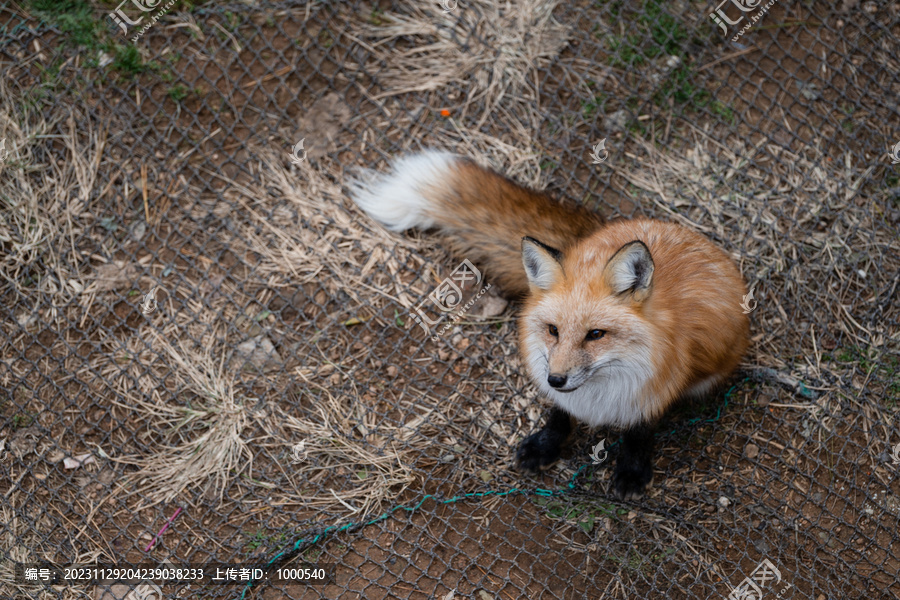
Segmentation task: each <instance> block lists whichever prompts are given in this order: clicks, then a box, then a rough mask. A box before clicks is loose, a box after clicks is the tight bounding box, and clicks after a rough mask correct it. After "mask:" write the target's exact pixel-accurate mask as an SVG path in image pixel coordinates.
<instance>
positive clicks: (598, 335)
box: [584, 329, 606, 342]
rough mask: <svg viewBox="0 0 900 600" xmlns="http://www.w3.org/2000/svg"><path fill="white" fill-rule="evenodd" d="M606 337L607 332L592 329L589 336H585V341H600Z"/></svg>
mask: <svg viewBox="0 0 900 600" xmlns="http://www.w3.org/2000/svg"><path fill="white" fill-rule="evenodd" d="M604 335H606V332H605V331H603V330H602V329H591V330H590V331H588V333H587V335H586V336H584V339H585V340H587V341H589V342H590V341H591V340H599V339H600V338H602V337H603V336H604Z"/></svg>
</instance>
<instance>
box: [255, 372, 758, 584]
mask: <svg viewBox="0 0 900 600" xmlns="http://www.w3.org/2000/svg"><path fill="white" fill-rule="evenodd" d="M749 380H750V378H749V377H748V378H746V379H744V380H743V381H742V382H741V383H739V384H735V385H733V386H731V389H729V390H728V391H727V392H725V403H724V405H720V406H719V407H718V409H717V410H716V416H715V417H713V418H711V419H703V418H702V417H697V418H694V419H690V420H689V421H688V423H689V424H692V425H693V424H694V423H698V422H700V421H705V422H706V423H714V422H716V421H718V420H719V419H720V418H721V416H722V409H723V408H728V399H729V398H730V397H731V394H732V393H733V392H734V390H735V389H736V388H737V387H738V386H743V385H744V384H745V383H747V382H748V381H749ZM675 431H676V430H675V429H673V430H672V431H670V432H669V434H672V433H674V432H675ZM618 443H619V442H613V443H612V444H610V446H609V447H610V448H613V447H614V446H616V444H618ZM589 466H590V465H589V464H588V463H585V464H583V465H581V466H580V467H578V469H577V470H576V471H575V473H574V474H573V475H572V478H571V479H569V483H568V484H567V485H566V488H567V489H561V490H545V489H543V488H535V489H533V490H526V489H520V488H512V489H509V490H507V491H505V492H501V491H496V490H491V491H488V492H470V493H468V494H460V495H458V496H453V497H452V498H448V499H446V500H438V499H437V498H436V497H435V496H434V494H426V495H425V496H423V497H422V499H421V500H419V501H418V502H417V503H416V504H414V505H413V506H403V505H397V506H395V507H394V508H392V509H390V510H388V511H386V512H383V513H382V514H380V515H379V516H377V517H375V518H373V519H371V520H369V521H366V522H364V523H355V522H350V523H347V524H346V525H343V526H341V527H338V526H337V525H332V526H330V527H327V528H325V530H324V531H322V533H319V534H317V535H316V536H315V537H314V538H312V539H311V540H309V542H308V543H309V544H310V545H311V546H312V545H315V544H317V543H318V542H319V541H320V540H322V539H324V538H325V536H327V535H328V534H329V533H332V532H333V533H341V532H342V531H347V530H348V529H351V528H363V527H368V526H369V525H374V524H375V523H380V522H381V521H384V520H385V519H388V518H390V517H391V515H393V514H394V513H395V512H397V511H399V510H405V511H406V512H415V511H417V510H419V509H420V508H421V507H422V505H423V504H425V501H426V500H428V499H429V498H433V499H434V500H436V501H437V502H438V503H439V504H453V503H454V502H459V501H460V500H464V499H466V498H484V497H486V496H496V497H498V498H500V497H503V496H509V495H512V494H526V495H527V494H532V495H535V496H544V497H551V498H552V497H554V496H564V495H566V494H568V493H569V492H571V491H572V490H574V489H575V482H576V480H577V479H578V477H579V475H581V473H582V472H583V471H584V470H585V469H587V468H588V467H589ZM304 543H306V539H305V538H301V539H299V540H297V541H296V542H295V543H294V546H293V548H291V549H290V550H283V551H281V552H279V553H278V554H276V555H275V556H274V557H273V558H272V559H271V560H269V562H268V563H266V568H267V569H268V568H269V567H271V566H272V565H273V564H275V563H276V562H278V560H279V559H281V558H282V557H284V556H285V555H288V554H291V553H293V552H299V550H300V547H301V546H302V545H303V544H304ZM254 583H255V581H251V582H249V583H248V584H247V585H246V586H245V587H244V591H243V592H241V599H242V600H243V598H244V596H245V595H246V594H247V592H248V591H249V590H250V588H251V587H252V586H253V584H254Z"/></svg>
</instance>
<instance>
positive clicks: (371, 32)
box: [351, 0, 570, 185]
mask: <svg viewBox="0 0 900 600" xmlns="http://www.w3.org/2000/svg"><path fill="white" fill-rule="evenodd" d="M558 4H559V0H525V1H523V2H517V3H516V4H515V5H513V4H498V3H496V2H490V1H487V0H473V1H472V2H467V3H466V8H465V10H454V11H450V12H449V13H444V12H443V10H442V9H441V7H440V5H439V4H438V3H436V2H435V3H422V2H412V1H410V2H406V3H403V4H402V9H401V10H402V12H400V11H397V12H387V13H385V14H384V15H383V16H382V17H380V20H381V21H382V23H381V24H379V25H371V24H367V25H363V26H359V28H358V29H357V30H356V31H355V32H354V34H353V35H352V36H351V37H352V38H353V39H354V40H355V41H358V42H359V43H361V44H364V45H366V46H367V47H370V48H371V49H372V51H373V52H374V53H375V57H376V58H375V60H373V61H372V63H371V65H370V66H371V69H370V71H380V70H381V69H380V68H379V67H378V65H379V64H387V65H388V67H387V69H386V70H385V71H384V72H383V73H382V75H381V77H380V79H381V80H382V82H383V84H384V86H385V89H384V90H383V91H382V92H380V93H378V94H377V95H376V96H374V97H373V100H377V101H379V102H383V101H384V100H386V99H388V98H392V97H395V96H400V95H402V94H408V93H411V92H429V93H431V92H436V91H440V92H441V93H442V94H443V95H444V97H449V98H451V100H452V101H453V102H454V103H455V104H454V106H452V107H447V108H448V109H450V117H451V118H450V119H448V120H447V123H446V124H444V123H440V122H438V123H436V126H437V127H436V130H435V131H434V132H433V133H434V134H436V135H437V137H438V139H439V140H441V141H442V142H443V143H445V144H446V145H447V146H449V147H453V148H455V149H457V150H458V151H459V152H462V153H465V154H467V155H469V156H472V157H474V158H476V159H478V160H480V161H482V162H487V163H491V164H493V165H494V166H495V167H498V168H501V169H502V170H503V171H504V172H506V173H508V174H510V175H512V176H515V177H516V178H518V179H519V180H520V181H522V182H523V183H526V184H529V185H537V184H539V182H540V179H541V169H540V158H539V157H540V150H539V147H538V146H537V144H536V141H535V140H534V137H533V136H534V132H535V131H538V130H539V125H540V123H541V120H542V119H543V115H542V108H541V100H540V99H541V94H540V89H539V80H540V75H539V73H540V70H541V68H542V67H543V66H545V65H546V64H547V63H548V62H549V61H550V60H552V59H554V58H556V57H557V56H558V55H559V54H560V52H561V51H562V50H563V48H565V46H566V44H567V43H568V40H569V36H570V29H569V28H568V27H566V26H563V25H562V24H560V23H558V22H557V21H556V20H555V19H554V18H553V16H552V12H553V10H554V8H556V6H557V5H558ZM473 32H474V33H473ZM401 39H402V40H403V42H402V43H401V44H400V45H399V47H398V45H396V44H395V43H396V42H397V41H398V40H401ZM406 44H408V45H406ZM437 98H438V96H434V100H435V103H436V102H437V101H438V100H437ZM489 119H490V122H491V123H492V124H493V127H492V130H493V131H498V132H499V131H504V130H505V133H503V134H499V133H498V134H496V135H494V134H487V133H484V132H482V131H481V128H482V126H483V125H484V124H485V123H487V122H488V120H489ZM462 123H470V124H468V125H466V126H462V125H461V124H462Z"/></svg>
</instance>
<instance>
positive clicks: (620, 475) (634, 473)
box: [612, 464, 653, 500]
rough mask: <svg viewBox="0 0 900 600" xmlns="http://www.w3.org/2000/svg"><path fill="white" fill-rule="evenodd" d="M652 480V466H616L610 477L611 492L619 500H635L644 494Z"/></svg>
mask: <svg viewBox="0 0 900 600" xmlns="http://www.w3.org/2000/svg"><path fill="white" fill-rule="evenodd" d="M652 479H653V465H652V464H646V465H643V466H640V467H634V466H630V467H627V468H620V467H619V465H616V470H615V471H614V472H613V476H612V490H613V493H614V494H615V495H616V497H617V498H618V499H619V500H635V499H637V498H639V497H641V496H642V495H643V494H644V490H646V489H647V485H648V484H649V483H650V480H652Z"/></svg>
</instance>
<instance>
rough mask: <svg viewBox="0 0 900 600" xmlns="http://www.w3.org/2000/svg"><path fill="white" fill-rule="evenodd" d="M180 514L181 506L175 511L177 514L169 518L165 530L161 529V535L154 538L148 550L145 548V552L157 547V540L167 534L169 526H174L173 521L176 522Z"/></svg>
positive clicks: (148, 545) (158, 534)
mask: <svg viewBox="0 0 900 600" xmlns="http://www.w3.org/2000/svg"><path fill="white" fill-rule="evenodd" d="M180 512H181V507H180V506H179V507H178V510H176V511H175V514H174V515H172V516H171V517H169V520H168V521H166V524H165V525H163V528H162V529H160V530H159V533H157V534H156V537H154V538H153V539H152V540H150V543H149V544H147V547H146V548H144V552H150V549H151V548H153V546H154V545H156V542H157V540H159V538H160V536H161V535H162V534H164V533H165V532H166V529H168V528H169V525H171V524H172V521H174V520H175V517H177V516H178V513H180Z"/></svg>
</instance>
